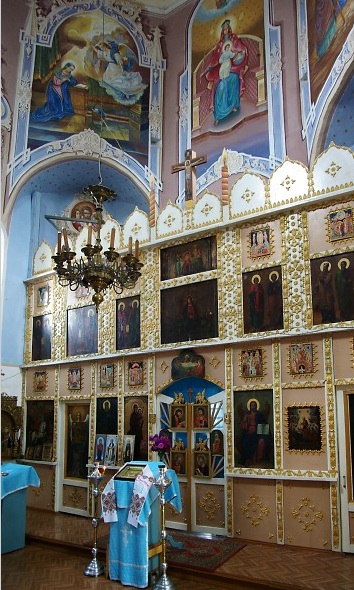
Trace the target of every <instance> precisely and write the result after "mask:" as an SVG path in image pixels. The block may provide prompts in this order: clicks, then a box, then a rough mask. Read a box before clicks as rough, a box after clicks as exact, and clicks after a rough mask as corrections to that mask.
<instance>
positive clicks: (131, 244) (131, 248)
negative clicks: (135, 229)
mask: <svg viewBox="0 0 354 590" xmlns="http://www.w3.org/2000/svg"><path fill="white" fill-rule="evenodd" d="M128 252H129V254H132V253H133V238H132V237H131V236H130V238H129V247H128Z"/></svg>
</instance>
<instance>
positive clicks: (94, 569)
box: [84, 461, 104, 577]
mask: <svg viewBox="0 0 354 590" xmlns="http://www.w3.org/2000/svg"><path fill="white" fill-rule="evenodd" d="M103 474H104V468H103V471H102V472H101V471H100V463H99V461H97V462H96V463H95V468H94V470H93V471H92V473H91V474H90V475H88V476H87V479H88V481H89V482H91V483H92V495H93V518H92V521H91V524H92V526H93V527H94V528H93V547H92V550H91V553H92V559H91V561H90V563H89V564H88V566H87V567H86V568H85V569H84V574H85V576H94V577H97V576H101V575H102V574H103V572H104V567H103V565H102V564H101V563H100V562H99V561H98V559H97V527H98V525H99V524H100V520H101V515H97V506H98V496H99V493H100V490H99V485H100V483H101V482H102V480H103ZM96 515H97V516H96Z"/></svg>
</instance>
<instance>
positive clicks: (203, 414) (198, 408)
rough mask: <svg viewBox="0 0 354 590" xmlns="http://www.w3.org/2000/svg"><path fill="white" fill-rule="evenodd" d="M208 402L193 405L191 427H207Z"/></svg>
mask: <svg viewBox="0 0 354 590" xmlns="http://www.w3.org/2000/svg"><path fill="white" fill-rule="evenodd" d="M209 409H210V406H209V404H203V405H199V404H194V405H193V428H194V429H197V428H198V429H204V428H206V429H208V428H209V424H210V415H209Z"/></svg>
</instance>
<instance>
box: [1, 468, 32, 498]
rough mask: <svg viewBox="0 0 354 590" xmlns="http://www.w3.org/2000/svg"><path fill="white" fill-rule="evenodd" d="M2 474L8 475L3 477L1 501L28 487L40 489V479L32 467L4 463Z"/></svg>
mask: <svg viewBox="0 0 354 590" xmlns="http://www.w3.org/2000/svg"><path fill="white" fill-rule="evenodd" d="M1 473H7V474H8V475H4V476H1V499H2V500H3V499H4V498H5V497H6V496H8V495H9V494H13V493H14V492H18V490H23V489H24V488H27V487H28V486H34V487H35V488H39V486H40V483H41V482H40V479H39V477H38V474H37V472H36V470H35V469H33V467H32V466H31V465H19V464H18V463H4V464H3V465H1Z"/></svg>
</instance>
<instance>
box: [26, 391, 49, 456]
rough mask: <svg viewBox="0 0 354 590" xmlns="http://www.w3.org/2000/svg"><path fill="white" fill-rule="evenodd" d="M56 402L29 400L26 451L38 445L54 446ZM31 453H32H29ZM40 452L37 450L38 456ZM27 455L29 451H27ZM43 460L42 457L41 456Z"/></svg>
mask: <svg viewBox="0 0 354 590" xmlns="http://www.w3.org/2000/svg"><path fill="white" fill-rule="evenodd" d="M53 437H54V401H53V400H33V401H32V400H29V401H27V406H26V449H28V448H29V447H32V457H31V458H33V453H34V448H35V446H36V445H42V446H43V445H44V444H53ZM28 452H29V453H30V451H28ZM38 454H39V451H38V449H37V455H38ZM26 455H27V451H26ZM26 458H27V456H26ZM41 458H42V456H41Z"/></svg>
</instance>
